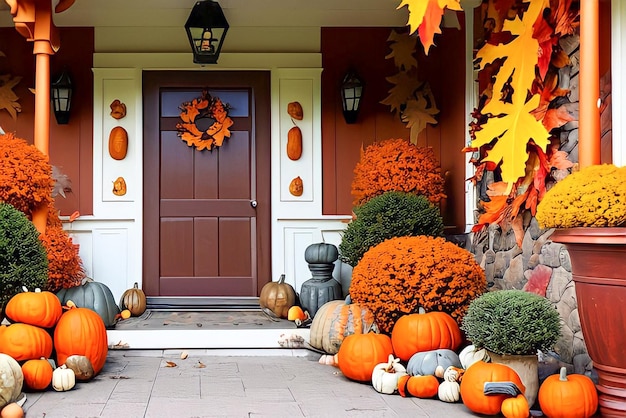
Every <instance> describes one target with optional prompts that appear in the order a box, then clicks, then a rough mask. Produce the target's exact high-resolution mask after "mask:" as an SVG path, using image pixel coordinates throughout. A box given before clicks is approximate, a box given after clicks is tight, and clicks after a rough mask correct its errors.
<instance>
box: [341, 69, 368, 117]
mask: <svg viewBox="0 0 626 418" xmlns="http://www.w3.org/2000/svg"><path fill="white" fill-rule="evenodd" d="M362 95H363V81H362V80H361V79H360V78H359V76H358V75H357V74H356V72H355V71H348V73H347V74H346V75H345V77H344V78H343V82H342V83H341V102H342V105H343V117H344V119H345V120H346V123H355V122H356V120H357V117H358V116H359V108H360V107H361V96H362Z"/></svg>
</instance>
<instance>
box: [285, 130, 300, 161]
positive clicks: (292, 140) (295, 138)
mask: <svg viewBox="0 0 626 418" xmlns="http://www.w3.org/2000/svg"><path fill="white" fill-rule="evenodd" d="M301 156H302V131H301V130H300V128H298V127H297V126H294V127H293V128H291V129H290V130H289V132H287V157H289V159H290V160H294V161H296V160H299V159H300V157H301Z"/></svg>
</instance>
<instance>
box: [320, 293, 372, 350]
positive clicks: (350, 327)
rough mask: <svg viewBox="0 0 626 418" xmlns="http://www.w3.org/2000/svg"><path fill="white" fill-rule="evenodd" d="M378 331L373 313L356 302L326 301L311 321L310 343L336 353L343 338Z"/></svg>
mask: <svg viewBox="0 0 626 418" xmlns="http://www.w3.org/2000/svg"><path fill="white" fill-rule="evenodd" d="M372 331H373V332H378V327H377V326H376V323H375V321H374V314H373V313H372V312H371V311H370V310H369V309H367V308H365V307H363V306H361V305H359V304H357V303H351V304H346V303H345V301H343V300H333V301H330V302H326V303H325V304H324V305H322V306H321V307H320V309H319V310H318V311H317V313H316V314H315V316H314V317H313V322H312V323H311V334H310V339H311V341H310V344H311V346H312V347H315V348H317V349H320V350H323V351H324V352H326V353H328V354H337V353H338V352H339V347H340V346H341V343H342V342H343V340H344V338H345V337H347V336H348V335H352V334H367V333H368V332H372Z"/></svg>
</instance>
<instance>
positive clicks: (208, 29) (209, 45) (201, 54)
mask: <svg viewBox="0 0 626 418" xmlns="http://www.w3.org/2000/svg"><path fill="white" fill-rule="evenodd" d="M228 27H229V26H228V22H227V21H226V17H225V16H224V12H223V11H222V8H221V7H220V5H219V4H218V3H217V2H216V1H213V0H201V1H198V2H196V4H195V5H194V6H193V9H191V14H190V15H189V18H188V19H187V23H185V31H186V32H187V37H188V38H189V44H190V45H191V51H192V52H193V62H194V63H196V64H217V58H218V57H219V55H220V51H221V50H222V44H223V43H224V38H226V32H227V31H228Z"/></svg>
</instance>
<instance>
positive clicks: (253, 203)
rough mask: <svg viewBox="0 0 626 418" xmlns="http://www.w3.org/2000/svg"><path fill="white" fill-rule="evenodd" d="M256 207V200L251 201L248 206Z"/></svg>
mask: <svg viewBox="0 0 626 418" xmlns="http://www.w3.org/2000/svg"><path fill="white" fill-rule="evenodd" d="M257 205H258V203H257V202H256V200H251V201H250V206H252V207H253V208H256V207H257Z"/></svg>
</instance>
